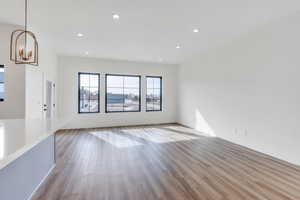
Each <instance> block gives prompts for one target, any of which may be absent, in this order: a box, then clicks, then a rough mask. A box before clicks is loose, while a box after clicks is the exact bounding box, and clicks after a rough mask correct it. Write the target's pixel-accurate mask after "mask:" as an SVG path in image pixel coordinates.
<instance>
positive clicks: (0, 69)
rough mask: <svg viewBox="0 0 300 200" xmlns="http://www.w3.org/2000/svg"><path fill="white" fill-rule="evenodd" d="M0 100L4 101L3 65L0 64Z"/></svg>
mask: <svg viewBox="0 0 300 200" xmlns="http://www.w3.org/2000/svg"><path fill="white" fill-rule="evenodd" d="M0 101H4V65H0Z"/></svg>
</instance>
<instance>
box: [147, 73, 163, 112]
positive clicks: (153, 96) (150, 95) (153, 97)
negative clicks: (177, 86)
mask: <svg viewBox="0 0 300 200" xmlns="http://www.w3.org/2000/svg"><path fill="white" fill-rule="evenodd" d="M161 86H162V78H161V77H150V76H148V77H147V96H146V104H147V105H146V106H147V108H146V110H147V111H161V110H162V108H161V107H162V106H161V105H162V104H161V103H162V97H161V96H162V91H161Z"/></svg>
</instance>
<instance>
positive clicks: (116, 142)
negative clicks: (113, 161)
mask: <svg viewBox="0 0 300 200" xmlns="http://www.w3.org/2000/svg"><path fill="white" fill-rule="evenodd" d="M89 133H90V134H92V135H93V136H96V137H98V138H99V139H101V140H103V141H105V142H107V143H109V144H111V145H113V146H115V147H117V148H128V147H133V146H139V145H143V144H141V143H139V142H137V141H134V140H131V139H130V138H128V137H125V136H120V135H118V134H116V133H114V132H111V131H92V132H89Z"/></svg>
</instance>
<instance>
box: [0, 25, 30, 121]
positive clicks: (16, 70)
mask: <svg viewBox="0 0 300 200" xmlns="http://www.w3.org/2000/svg"><path fill="white" fill-rule="evenodd" d="M19 28H20V27H19V26H14V25H8V24H1V23H0V64H4V65H6V68H5V75H4V76H5V100H4V101H3V102H0V119H8V118H24V117H25V66H24V65H15V64H14V63H13V62H11V61H10V58H9V46H10V35H11V33H12V31H14V30H15V29H19Z"/></svg>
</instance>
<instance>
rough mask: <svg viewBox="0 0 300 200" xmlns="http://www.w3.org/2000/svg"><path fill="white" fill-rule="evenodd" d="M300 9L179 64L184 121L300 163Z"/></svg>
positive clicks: (228, 138)
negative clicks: (295, 13) (298, 11)
mask: <svg viewBox="0 0 300 200" xmlns="http://www.w3.org/2000/svg"><path fill="white" fill-rule="evenodd" d="M299 24H300V14H297V15H293V16H289V17H286V18H282V19H280V20H278V21H276V22H273V23H272V24H269V25H265V26H263V27H259V28H258V29H257V30H255V31H253V32H251V33H249V34H247V35H245V36H243V37H241V38H240V39H238V40H236V41H233V42H232V43H230V44H228V45H226V46H224V47H222V48H220V49H218V50H215V51H211V52H209V53H207V54H206V55H198V57H196V56H195V57H194V58H193V59H191V60H189V61H187V62H185V63H184V64H183V65H182V66H181V69H180V72H179V74H180V86H179V90H180V95H179V97H180V100H179V103H180V110H179V122H180V123H182V124H185V125H188V126H191V127H194V128H197V129H198V130H201V131H205V132H210V133H211V134H212V133H213V132H214V134H215V135H216V136H218V137H221V138H225V139H227V140H230V141H233V142H235V143H238V144H241V145H245V146H247V147H250V148H253V149H255V150H258V151H261V152H264V153H267V154H270V155H273V156H275V157H278V158H281V159H284V160H287V161H289V162H292V163H296V164H298V165H300V156H299V154H300V134H299V132H300V126H299V122H300V78H299V77H300V56H299V55H300V54H299V52H300V39H299V35H300V26H299Z"/></svg>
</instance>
